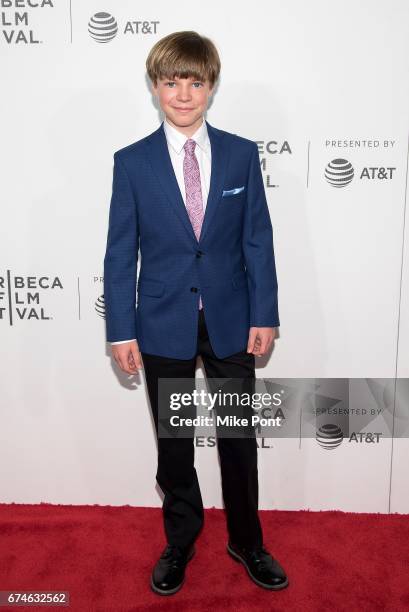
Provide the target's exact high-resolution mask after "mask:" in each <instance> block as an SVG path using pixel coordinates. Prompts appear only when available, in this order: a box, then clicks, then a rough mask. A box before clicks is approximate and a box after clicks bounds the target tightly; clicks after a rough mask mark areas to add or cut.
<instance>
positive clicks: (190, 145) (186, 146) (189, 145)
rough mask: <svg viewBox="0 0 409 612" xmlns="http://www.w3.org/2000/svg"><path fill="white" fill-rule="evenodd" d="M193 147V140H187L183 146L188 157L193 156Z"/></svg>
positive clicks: (194, 142) (194, 143)
mask: <svg viewBox="0 0 409 612" xmlns="http://www.w3.org/2000/svg"><path fill="white" fill-rule="evenodd" d="M195 146H196V141H195V140H193V138H188V139H187V140H186V142H185V144H184V145H183V148H184V149H185V151H186V153H187V154H188V155H193V153H194V150H195Z"/></svg>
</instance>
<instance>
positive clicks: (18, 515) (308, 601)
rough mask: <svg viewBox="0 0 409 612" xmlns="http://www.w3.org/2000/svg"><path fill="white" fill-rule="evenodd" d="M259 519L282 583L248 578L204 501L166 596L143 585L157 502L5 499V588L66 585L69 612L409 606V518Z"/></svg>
mask: <svg viewBox="0 0 409 612" xmlns="http://www.w3.org/2000/svg"><path fill="white" fill-rule="evenodd" d="M260 517H261V521H262V524H263V530H264V536H265V545H266V546H267V548H268V549H269V550H270V552H271V553H272V554H273V555H275V556H276V557H277V558H278V560H279V561H280V562H281V563H282V565H283V566H284V568H285V570H286V571H287V574H288V576H289V580H290V585H289V587H288V588H287V589H284V590H282V591H277V592H271V591H267V590H264V589H261V588H260V587H258V586H256V585H255V584H253V583H252V582H251V581H250V579H249V578H248V576H247V573H246V570H245V568H244V566H242V565H240V564H238V563H236V562H235V561H234V560H233V559H231V558H230V557H229V556H228V555H227V553H226V552H225V544H226V527H225V517H224V511H223V510H215V509H211V510H207V511H206V517H205V527H204V529H203V531H202V533H201V535H200V537H199V539H198V540H197V543H196V555H195V557H194V558H193V559H192V561H191V563H190V564H189V565H188V568H187V571H186V582H185V585H184V586H183V587H182V590H181V591H180V592H179V593H177V594H175V595H172V596H167V597H163V596H160V595H156V594H154V593H153V592H152V591H151V590H150V586H149V576H150V572H151V569H152V566H153V564H154V563H155V561H156V560H157V557H158V556H159V554H160V553H161V551H162V548H163V547H164V545H165V542H164V535H163V527H162V515H161V510H160V509H158V508H134V507H129V506H122V507H112V506H58V505H51V504H39V505H22V504H0V533H1V540H0V546H1V549H0V590H2V591H5V590H18V591H21V590H40V591H41V590H53V591H57V590H65V591H69V592H70V598H71V605H70V607H69V608H65V609H70V610H74V611H75V612H77V611H78V612H82V611H84V612H92V611H94V610H96V611H99V610H101V611H104V610H106V611H115V612H125V611H131V610H146V611H154V610H167V611H170V612H173V611H175V612H176V611H178V612H179V611H180V610H187V611H189V612H196V611H197V612H198V611H211V612H218V611H219V610H220V611H221V610H225V609H229V608H231V609H232V610H235V611H246V612H249V611H252V610H274V611H286V612H288V611H292V610H294V611H297V612H298V611H302V612H307V611H309V610H311V611H314V612H324V611H327V610H328V611H329V610H331V612H333V611H336V612H339V611H343V610H345V611H346V610H348V611H349V612H350V611H352V612H354V611H356V610H357V611H358V610H359V611H360V612H363V611H368V612H369V611H371V612H373V611H374V610H382V611H385V610H386V611H390V612H392V611H393V612H397V611H400V610H402V611H403V610H405V611H407V610H409V547H408V543H409V515H399V514H392V515H385V514H351V513H344V512H339V511H332V512H307V511H301V512H283V511H277V510H273V511H260ZM1 609H4V610H6V609H8V610H11V609H12V608H1ZM16 609H19V610H22V609H23V608H22V607H18V608H16ZM26 609H27V610H29V609H30V610H40V609H42V610H44V609H49V608H40V607H38V606H36V607H30V608H26ZM54 609H55V608H54ZM57 609H64V608H57Z"/></svg>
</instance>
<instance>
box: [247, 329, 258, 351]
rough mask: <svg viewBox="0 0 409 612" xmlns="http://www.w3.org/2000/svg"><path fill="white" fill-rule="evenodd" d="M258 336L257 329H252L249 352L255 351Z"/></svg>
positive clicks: (248, 345)
mask: <svg viewBox="0 0 409 612" xmlns="http://www.w3.org/2000/svg"><path fill="white" fill-rule="evenodd" d="M256 337H257V330H255V329H250V332H249V339H248V342H247V352H248V353H252V352H253V350H254V344H255V340H256Z"/></svg>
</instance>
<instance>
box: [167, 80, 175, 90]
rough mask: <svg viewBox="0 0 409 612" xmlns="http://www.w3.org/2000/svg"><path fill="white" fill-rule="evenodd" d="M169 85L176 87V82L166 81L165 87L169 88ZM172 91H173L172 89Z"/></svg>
mask: <svg viewBox="0 0 409 612" xmlns="http://www.w3.org/2000/svg"><path fill="white" fill-rule="evenodd" d="M168 85H175V81H166V83H165V87H167V86H168ZM170 89H172V87H171V88H170Z"/></svg>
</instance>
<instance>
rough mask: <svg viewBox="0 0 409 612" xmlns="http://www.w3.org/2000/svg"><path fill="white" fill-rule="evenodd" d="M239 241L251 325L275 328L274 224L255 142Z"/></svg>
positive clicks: (276, 306)
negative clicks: (241, 236) (240, 243)
mask: <svg viewBox="0 0 409 612" xmlns="http://www.w3.org/2000/svg"><path fill="white" fill-rule="evenodd" d="M242 244H243V252H244V258H245V262H246V268H247V282H248V289H249V296H250V327H278V326H279V325H280V319H279V315H278V283H277V275H276V266H275V258H274V246H273V227H272V224H271V218H270V213H269V210H268V204H267V199H266V194H265V191H264V183H263V176H262V173H261V168H260V159H259V154H258V147H257V144H255V143H254V149H253V151H252V154H251V159H250V168H249V178H248V186H247V202H246V211H245V218H244V227H243V243H242Z"/></svg>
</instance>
